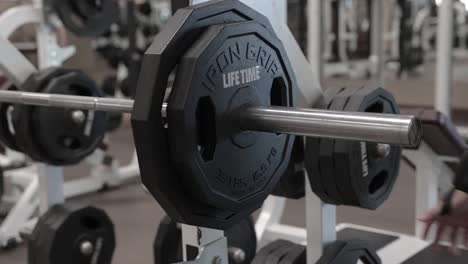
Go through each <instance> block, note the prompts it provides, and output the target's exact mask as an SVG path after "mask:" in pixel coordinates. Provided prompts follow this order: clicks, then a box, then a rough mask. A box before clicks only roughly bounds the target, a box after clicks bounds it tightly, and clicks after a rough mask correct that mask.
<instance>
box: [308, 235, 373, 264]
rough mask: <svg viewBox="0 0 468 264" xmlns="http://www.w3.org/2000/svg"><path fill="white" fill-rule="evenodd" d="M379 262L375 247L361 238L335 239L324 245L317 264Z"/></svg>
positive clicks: (367, 263)
mask: <svg viewBox="0 0 468 264" xmlns="http://www.w3.org/2000/svg"><path fill="white" fill-rule="evenodd" d="M358 261H361V262H362V263H365V264H380V263H382V261H381V260H380V258H379V256H378V255H377V253H376V252H375V249H374V248H373V247H372V246H370V245H369V244H368V243H367V242H365V241H361V240H349V241H339V240H337V241H335V242H333V243H332V244H330V245H328V246H326V247H325V251H324V254H323V256H322V257H321V258H320V259H319V260H318V261H317V264H347V263H358Z"/></svg>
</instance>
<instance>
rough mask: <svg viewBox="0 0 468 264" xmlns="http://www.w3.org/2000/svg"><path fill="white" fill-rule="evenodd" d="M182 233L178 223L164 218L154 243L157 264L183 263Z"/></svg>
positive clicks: (167, 217) (166, 217)
mask: <svg viewBox="0 0 468 264" xmlns="http://www.w3.org/2000/svg"><path fill="white" fill-rule="evenodd" d="M181 239H182V233H181V230H180V229H179V228H178V227H177V223H176V222H174V221H172V220H171V218H170V217H169V216H167V215H166V216H164V217H163V219H162V220H161V222H160V223H159V226H158V230H157V232H156V237H155V239H154V242H153V253H154V261H155V262H154V263H155V264H159V263H161V264H169V263H175V262H180V261H182V255H180V256H179V255H178V254H179V253H182V252H181V251H182V240H181Z"/></svg>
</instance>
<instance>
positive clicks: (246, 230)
mask: <svg viewBox="0 0 468 264" xmlns="http://www.w3.org/2000/svg"><path fill="white" fill-rule="evenodd" d="M225 236H226V237H227V241H228V247H236V248H240V249H242V250H243V251H244V253H245V261H244V262H243V263H250V262H251V261H252V259H253V258H254V257H255V253H256V252H257V235H256V233H255V222H254V219H253V217H252V216H249V217H247V218H245V219H243V220H242V221H241V222H239V223H238V224H236V225H234V226H232V227H231V228H229V229H228V230H226V232H225Z"/></svg>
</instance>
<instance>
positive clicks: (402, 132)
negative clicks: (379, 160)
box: [0, 90, 422, 147]
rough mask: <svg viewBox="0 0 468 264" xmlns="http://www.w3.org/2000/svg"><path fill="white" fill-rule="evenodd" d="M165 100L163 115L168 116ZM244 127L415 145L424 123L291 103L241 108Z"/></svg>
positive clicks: (89, 105)
mask: <svg viewBox="0 0 468 264" xmlns="http://www.w3.org/2000/svg"><path fill="white" fill-rule="evenodd" d="M0 102H9V103H18V104H27V105H37V106H47V107H65V108H76V109H83V110H95V111H105V112H123V113H131V112H132V110H133V104H134V101H133V100H129V99H116V98H100V97H87V96H74V95H61V94H43V93H30V92H18V91H5V90H3V91H0ZM166 108H167V105H166V104H163V107H162V115H163V116H166ZM238 118H239V120H238V121H239V124H240V127H241V128H242V129H245V130H252V131H264V132H275V133H285V134H293V135H299V136H311V137H322V138H336V139H346V140H358V141H368V142H378V143H385V144H390V145H399V146H406V147H414V146H416V145H418V144H419V141H420V140H421V134H422V131H421V124H420V122H419V121H418V120H417V119H416V118H415V117H413V116H404V115H391V114H374V113H360V112H359V113H358V112H341V111H327V110H314V109H301V108H291V107H246V108H243V109H242V110H240V111H239V114H238Z"/></svg>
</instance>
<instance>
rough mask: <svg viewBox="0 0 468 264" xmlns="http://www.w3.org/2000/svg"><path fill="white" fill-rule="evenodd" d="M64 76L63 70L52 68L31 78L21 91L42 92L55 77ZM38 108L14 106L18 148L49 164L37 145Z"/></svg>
mask: <svg viewBox="0 0 468 264" xmlns="http://www.w3.org/2000/svg"><path fill="white" fill-rule="evenodd" d="M61 74H64V72H63V71H62V70H61V69H57V68H50V69H46V70H44V71H40V72H38V73H37V74H34V75H32V76H30V77H29V78H28V79H27V80H26V82H25V83H24V84H23V85H22V87H21V90H22V91H26V92H38V93H40V92H42V91H43V89H44V88H45V86H46V85H47V83H48V82H49V81H50V79H52V78H53V77H56V76H59V75H61ZM37 107H38V106H26V105H18V104H17V105H14V110H13V113H12V121H13V127H14V129H15V141H16V143H17V145H18V148H19V149H20V150H21V151H22V152H23V153H25V154H26V155H28V156H29V157H30V158H32V159H33V160H36V161H39V162H45V163H48V161H47V160H46V157H47V156H46V155H45V153H43V152H42V151H41V149H40V147H39V145H38V143H37V138H36V135H35V131H36V129H35V128H34V124H33V123H34V122H33V113H34V112H35V111H34V110H35V109H37Z"/></svg>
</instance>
